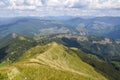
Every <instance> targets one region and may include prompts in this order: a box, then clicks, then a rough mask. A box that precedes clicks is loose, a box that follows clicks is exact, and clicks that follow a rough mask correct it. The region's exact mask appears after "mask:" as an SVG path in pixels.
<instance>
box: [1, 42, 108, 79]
mask: <svg viewBox="0 0 120 80" xmlns="http://www.w3.org/2000/svg"><path fill="white" fill-rule="evenodd" d="M6 69H9V70H8V71H7V72H5V73H6V74H7V77H8V80H9V79H11V80H23V79H28V80H29V79H30V80H107V79H106V78H105V77H104V76H103V75H101V74H100V73H98V72H96V71H95V70H94V68H93V67H92V66H90V65H89V64H87V63H85V62H83V61H82V60H81V59H80V58H79V57H78V56H77V55H76V53H74V51H72V50H71V49H69V48H67V47H65V46H63V45H61V44H57V43H55V42H53V43H50V44H47V45H44V46H36V47H33V48H31V49H29V50H28V51H26V52H25V53H24V55H23V56H22V57H21V58H20V59H19V60H18V61H17V62H15V63H13V64H12V66H10V67H7V68H6ZM1 71H2V69H1ZM3 73H4V71H3ZM6 80H7V79H6Z"/></svg>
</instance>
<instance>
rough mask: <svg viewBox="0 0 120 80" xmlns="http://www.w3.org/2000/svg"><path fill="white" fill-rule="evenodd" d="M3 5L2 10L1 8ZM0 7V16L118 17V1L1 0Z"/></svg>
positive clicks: (119, 1)
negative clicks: (7, 14)
mask: <svg viewBox="0 0 120 80" xmlns="http://www.w3.org/2000/svg"><path fill="white" fill-rule="evenodd" d="M3 5H4V8H3V7H1V6H3ZM0 7H1V8H0V9H2V10H1V11H0V13H1V14H0V15H4V14H2V13H3V12H4V13H5V11H6V13H7V12H8V11H10V13H11V14H12V15H13V16H14V15H22V16H25V15H26V14H27V15H31V16H38V15H39V16H47V15H49V16H50V15H51V16H52V15H75V16H76V15H78V16H81V15H101V16H103V15H104V16H105V15H110V16H120V11H119V10H120V0H2V1H0ZM3 10H4V11H3ZM33 10H34V12H33ZM108 13H110V14H108ZM11 14H9V15H11Z"/></svg>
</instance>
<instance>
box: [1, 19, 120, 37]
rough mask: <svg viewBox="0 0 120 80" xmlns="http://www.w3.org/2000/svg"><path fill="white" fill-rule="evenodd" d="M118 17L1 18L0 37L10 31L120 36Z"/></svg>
mask: <svg viewBox="0 0 120 80" xmlns="http://www.w3.org/2000/svg"><path fill="white" fill-rule="evenodd" d="M53 18H54V17H53ZM119 25H120V18H119V17H97V18H88V19H84V18H73V19H69V20H64V19H63V20H60V19H57V18H56V20H55V18H54V19H52V17H49V18H45V19H43V18H6V19H3V18H1V20H0V37H3V36H5V35H7V34H10V33H12V32H15V33H19V34H22V35H25V36H29V37H34V36H36V35H41V34H45V35H48V34H58V33H72V34H80V35H96V36H106V37H110V38H114V39H118V38H120V36H119V33H120V32H119V31H120V26H119Z"/></svg>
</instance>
